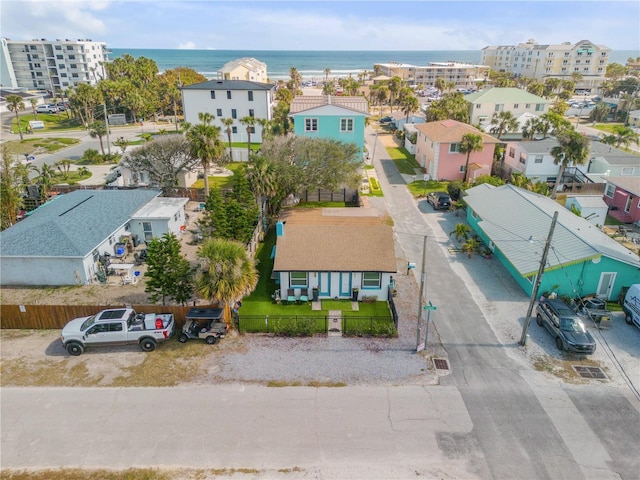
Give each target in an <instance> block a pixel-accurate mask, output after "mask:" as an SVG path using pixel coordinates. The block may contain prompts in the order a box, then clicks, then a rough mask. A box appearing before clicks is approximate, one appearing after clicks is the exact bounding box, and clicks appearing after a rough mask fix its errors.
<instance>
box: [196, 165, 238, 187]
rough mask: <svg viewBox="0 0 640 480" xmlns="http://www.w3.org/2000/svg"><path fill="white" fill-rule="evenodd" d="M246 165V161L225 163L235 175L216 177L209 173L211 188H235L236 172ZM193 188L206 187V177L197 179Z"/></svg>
mask: <svg viewBox="0 0 640 480" xmlns="http://www.w3.org/2000/svg"><path fill="white" fill-rule="evenodd" d="M243 165H246V162H233V163H230V164H229V165H225V168H228V169H229V170H231V171H232V172H233V175H230V176H228V177H215V176H211V175H209V188H233V186H234V185H235V183H236V181H235V178H234V177H235V174H236V172H237V171H238V170H239V169H240V168H241V167H242V166H243ZM191 188H204V179H202V178H200V179H198V180H196V181H195V182H194V183H193V185H191Z"/></svg>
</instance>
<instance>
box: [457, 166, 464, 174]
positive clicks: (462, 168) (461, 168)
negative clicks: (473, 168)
mask: <svg viewBox="0 0 640 480" xmlns="http://www.w3.org/2000/svg"><path fill="white" fill-rule="evenodd" d="M458 171H459V172H460V173H464V165H460V168H459V169H458Z"/></svg>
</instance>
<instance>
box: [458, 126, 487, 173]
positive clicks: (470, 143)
mask: <svg viewBox="0 0 640 480" xmlns="http://www.w3.org/2000/svg"><path fill="white" fill-rule="evenodd" d="M482 149H483V144H482V136H481V135H477V134H475V133H465V134H464V135H463V136H462V141H461V142H460V153H466V154H467V161H466V163H465V164H464V181H465V182H466V181H467V179H468V178H469V157H471V153H472V152H481V151H482Z"/></svg>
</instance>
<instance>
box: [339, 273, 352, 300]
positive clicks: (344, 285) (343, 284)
mask: <svg viewBox="0 0 640 480" xmlns="http://www.w3.org/2000/svg"><path fill="white" fill-rule="evenodd" d="M340 296H341V297H350V296H351V272H340Z"/></svg>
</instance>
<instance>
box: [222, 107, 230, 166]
mask: <svg viewBox="0 0 640 480" xmlns="http://www.w3.org/2000/svg"><path fill="white" fill-rule="evenodd" d="M220 121H221V122H222V124H223V125H224V126H225V127H227V128H226V132H227V138H228V139H229V160H230V161H231V162H233V151H232V150H231V125H233V118H221V119H220Z"/></svg>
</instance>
